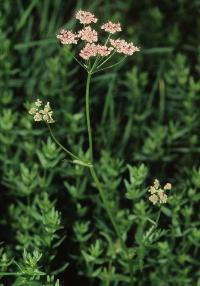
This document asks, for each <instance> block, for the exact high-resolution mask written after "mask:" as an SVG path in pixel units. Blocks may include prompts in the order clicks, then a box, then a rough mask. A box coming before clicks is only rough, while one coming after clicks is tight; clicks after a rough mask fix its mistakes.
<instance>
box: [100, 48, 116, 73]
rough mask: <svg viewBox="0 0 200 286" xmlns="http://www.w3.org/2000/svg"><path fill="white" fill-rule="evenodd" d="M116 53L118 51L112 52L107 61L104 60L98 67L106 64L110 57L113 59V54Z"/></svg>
mask: <svg viewBox="0 0 200 286" xmlns="http://www.w3.org/2000/svg"><path fill="white" fill-rule="evenodd" d="M115 53H116V51H114V52H113V53H111V55H110V56H109V57H108V58H107V59H106V60H105V61H103V62H102V63H101V64H100V65H99V66H97V69H98V68H100V67H101V66H102V65H104V64H105V63H106V62H107V61H109V59H111V58H112V56H114V54H115Z"/></svg>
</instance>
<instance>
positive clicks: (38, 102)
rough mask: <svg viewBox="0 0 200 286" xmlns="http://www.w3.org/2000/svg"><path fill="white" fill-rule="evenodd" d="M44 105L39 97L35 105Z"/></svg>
mask: <svg viewBox="0 0 200 286" xmlns="http://www.w3.org/2000/svg"><path fill="white" fill-rule="evenodd" d="M41 105H42V101H41V100H39V99H37V100H36V102H35V106H37V107H40V106H41Z"/></svg>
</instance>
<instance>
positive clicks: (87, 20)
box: [75, 10, 98, 25]
mask: <svg viewBox="0 0 200 286" xmlns="http://www.w3.org/2000/svg"><path fill="white" fill-rule="evenodd" d="M75 18H76V19H77V20H79V21H80V23H81V24H86V25H88V24H91V23H96V22H97V21H98V19H97V18H96V17H95V15H94V14H92V13H90V12H87V11H83V10H79V11H78V12H77V13H76V15H75Z"/></svg>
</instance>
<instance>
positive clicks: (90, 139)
mask: <svg viewBox="0 0 200 286" xmlns="http://www.w3.org/2000/svg"><path fill="white" fill-rule="evenodd" d="M91 76H92V71H91V72H89V73H88V76H87V83H86V96H85V97H86V121H87V130H88V138H89V152H90V162H91V164H92V166H91V167H89V169H90V173H91V176H92V178H93V180H94V183H95V185H96V187H97V189H98V191H99V194H100V197H101V199H102V202H103V205H104V208H105V210H106V212H107V214H108V217H109V219H110V221H111V223H112V226H113V228H114V230H115V233H116V235H117V237H118V239H119V242H120V245H121V248H122V249H123V250H124V253H125V254H126V258H127V260H128V262H129V271H130V280H131V284H130V285H133V265H132V260H131V258H130V257H129V251H128V248H127V246H126V244H125V242H124V241H123V238H122V235H121V233H120V230H119V228H118V225H117V223H116V221H115V217H114V215H113V213H112V211H111V209H110V206H109V203H108V202H107V199H106V196H105V192H104V189H103V188H102V186H101V183H100V181H99V179H98V177H97V174H96V172H95V169H94V167H93V144H92V130H91V123H90V104H89V103H90V82H91Z"/></svg>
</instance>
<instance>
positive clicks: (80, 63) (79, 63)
mask: <svg viewBox="0 0 200 286" xmlns="http://www.w3.org/2000/svg"><path fill="white" fill-rule="evenodd" d="M68 53H69V54H70V55H71V56H72V58H73V59H74V60H75V61H76V62H77V63H78V64H79V65H80V66H82V68H84V69H85V70H87V69H86V67H85V66H84V65H83V64H82V63H81V62H80V61H79V60H78V59H77V58H76V57H75V56H74V55H73V54H72V52H70V51H68Z"/></svg>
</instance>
